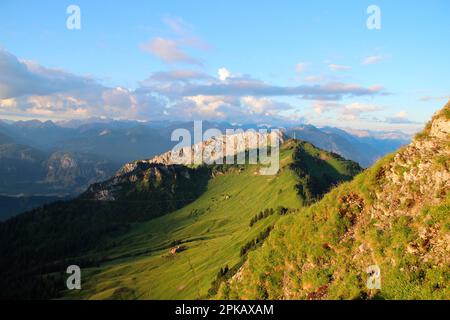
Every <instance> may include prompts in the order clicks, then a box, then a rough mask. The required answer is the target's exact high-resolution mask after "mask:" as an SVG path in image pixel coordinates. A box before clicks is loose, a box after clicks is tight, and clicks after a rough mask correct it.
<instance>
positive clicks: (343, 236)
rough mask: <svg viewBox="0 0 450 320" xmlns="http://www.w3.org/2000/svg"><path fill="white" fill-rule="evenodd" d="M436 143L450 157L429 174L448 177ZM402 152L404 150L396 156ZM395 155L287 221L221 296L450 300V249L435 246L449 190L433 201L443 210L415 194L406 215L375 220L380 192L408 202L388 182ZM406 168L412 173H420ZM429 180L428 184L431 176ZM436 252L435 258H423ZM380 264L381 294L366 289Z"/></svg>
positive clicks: (444, 235)
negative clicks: (370, 271) (373, 269)
mask: <svg viewBox="0 0 450 320" xmlns="http://www.w3.org/2000/svg"><path fill="white" fill-rule="evenodd" d="M449 110H450V103H449V104H447V106H446V107H445V108H444V109H443V111H442V112H441V114H440V115H439V116H440V117H443V116H444V117H446V118H447V119H450V111H449ZM430 126H431V123H430V124H429V125H428V126H427V128H426V129H425V131H424V133H422V134H420V135H418V138H421V139H424V137H425V138H426V136H427V135H428V131H429V130H430V128H429V127H430ZM437 143H441V144H442V145H441V149H438V150H439V151H440V153H443V154H445V152H447V153H446V154H447V156H446V157H444V160H441V159H442V156H439V155H438V152H436V150H435V152H436V155H434V154H433V155H431V156H429V157H428V155H427V158H426V159H422V161H428V162H430V163H432V162H435V163H436V164H435V167H432V168H434V169H433V170H432V171H430V173H429V174H430V175H431V174H433V173H435V172H436V171H437V170H440V171H442V174H444V172H445V169H444V168H445V166H447V169H446V170H447V171H448V163H449V162H448V154H449V153H448V148H449V146H450V144H448V141H447V143H445V142H441V141H440V140H437ZM402 150H405V148H402V149H400V150H399V151H398V152H397V153H401V152H402ZM412 150H413V149H412ZM445 150H447V151H445ZM394 155H395V154H392V155H388V156H386V157H384V158H383V159H382V160H380V161H378V162H377V163H376V164H375V165H374V166H373V167H371V168H369V169H368V170H366V171H364V172H363V173H361V174H359V175H358V176H357V177H355V179H354V180H352V181H351V182H347V183H343V184H341V185H340V186H338V187H337V188H334V189H333V190H332V191H331V192H329V193H328V194H326V195H325V196H324V197H323V199H322V200H320V201H319V202H317V203H315V204H313V205H312V206H310V207H308V208H305V209H303V210H300V212H299V213H297V214H295V215H291V216H288V217H284V218H282V219H281V220H280V221H279V222H278V223H277V225H276V226H275V229H274V230H273V231H272V233H271V235H270V236H269V238H268V239H267V240H266V242H265V243H264V245H263V246H262V247H261V248H259V249H258V250H256V251H253V252H251V253H250V254H249V257H248V260H247V262H246V264H245V265H244V267H243V268H242V269H241V270H240V271H239V272H238V274H237V276H235V277H234V278H233V279H232V280H231V281H229V282H228V283H227V284H226V285H225V284H223V285H222V287H221V290H220V293H219V295H218V297H220V298H226V299H360V298H380V299H449V297H450V287H449V281H450V270H449V268H448V263H446V262H445V261H448V249H447V251H446V255H445V254H443V255H441V256H439V254H437V252H439V251H437V248H439V247H441V246H443V245H446V241H448V234H449V231H450V217H449V215H448V214H449V212H450V193H449V189H443V190H441V192H439V193H437V194H435V195H434V196H433V197H435V199H434V200H433V201H434V202H438V203H437V204H436V203H434V204H426V203H425V204H423V203H422V202H421V201H420V200H419V199H420V193H419V192H418V191H415V193H414V191H411V194H412V196H413V200H412V202H410V203H409V204H408V202H405V204H403V203H401V202H400V201H399V204H400V207H399V210H401V212H403V214H393V215H391V216H389V217H388V218H386V219H385V220H383V221H384V222H386V223H385V224H382V223H381V221H380V219H379V217H378V218H374V217H373V216H372V214H373V213H377V212H379V210H377V209H375V210H374V209H373V206H374V205H378V206H379V205H380V203H379V201H377V199H376V198H375V194H376V193H382V192H385V193H387V194H389V193H390V194H391V195H392V196H393V197H394V199H395V198H396V197H405V196H407V195H404V194H400V191H399V189H398V187H392V186H390V185H389V184H384V183H383V181H382V179H383V176H384V173H383V172H385V170H386V168H389V166H390V165H391V163H392V161H393V160H394ZM422 165H424V163H422ZM405 170H406V171H408V172H409V170H414V167H413V168H408V169H405ZM423 179H424V181H426V177H423ZM413 187H414V186H412V187H411V190H416V189H417V190H419V188H418V187H419V186H417V188H413ZM386 188H392V190H386ZM425 192H426V191H425ZM386 205H388V206H389V205H391V203H387V204H386ZM414 205H416V206H414ZM402 206H404V207H402ZM371 208H372V210H371V211H367V210H370V209H371ZM415 209H417V212H416V211H413V210H415ZM424 231H426V232H430V231H431V232H432V233H431V234H432V236H431V237H434V238H436V239H440V240H438V242H437V243H435V242H433V243H432V244H430V242H429V241H430V240H429V239H428V237H427V236H425V237H424V236H423V232H424ZM421 233H422V235H421ZM439 237H440V238H439ZM445 239H447V240H445ZM447 248H448V247H447ZM444 250H445V249H444ZM417 252H421V253H420V254H419V253H417ZM431 254H433V255H432V256H430V258H424V257H426V256H427V255H431ZM433 259H434V260H436V261H438V262H436V261H434V260H433ZM374 264H377V265H379V267H380V269H381V287H382V288H381V291H377V290H369V289H367V287H366V281H367V278H368V275H367V274H366V272H365V269H366V268H367V267H368V266H370V265H374Z"/></svg>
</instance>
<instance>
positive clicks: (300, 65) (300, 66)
mask: <svg viewBox="0 0 450 320" xmlns="http://www.w3.org/2000/svg"><path fill="white" fill-rule="evenodd" d="M307 67H308V63H306V62H299V63H297V64H296V65H295V72H297V74H301V73H303V72H305V70H306V68H307Z"/></svg>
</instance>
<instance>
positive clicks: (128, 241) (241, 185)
mask: <svg viewBox="0 0 450 320" xmlns="http://www.w3.org/2000/svg"><path fill="white" fill-rule="evenodd" d="M292 152H293V150H292V149H285V150H284V151H282V153H281V165H280V166H281V167H282V169H281V171H280V173H279V174H278V175H277V176H261V175H255V174H254V173H255V170H256V168H255V166H248V167H247V168H246V169H245V170H244V171H242V172H240V173H239V174H238V173H237V172H235V173H231V174H225V175H221V176H218V177H216V178H214V179H212V180H211V181H210V182H209V185H208V189H207V191H206V192H205V193H204V194H203V195H202V196H201V197H200V198H199V199H198V200H196V201H195V202H194V203H191V204H190V205H188V206H186V207H184V208H182V209H181V210H178V211H175V212H173V213H171V214H168V215H165V216H162V217H160V218H157V219H155V220H151V221H149V222H146V223H142V224H138V225H136V226H135V228H134V229H133V231H132V232H130V233H128V234H127V235H126V236H124V237H122V238H121V239H116V240H115V241H116V242H117V244H118V245H117V246H115V248H114V249H113V250H112V251H110V252H108V253H107V254H105V255H107V256H108V258H111V259H112V261H111V262H109V263H107V264H105V265H102V266H101V267H100V268H97V269H90V270H84V271H83V272H84V273H83V275H84V279H83V290H81V291H79V292H77V293H76V294H75V295H72V294H71V295H69V297H77V298H92V299H108V298H122V299H123V298H139V299H145V298H155V299H194V298H201V297H205V296H206V293H207V291H208V289H209V287H210V283H211V281H212V280H213V278H214V277H215V275H216V273H217V271H218V270H219V269H220V267H222V266H224V265H225V264H228V265H229V266H232V265H234V264H236V263H237V262H238V261H239V259H240V258H239V249H240V247H241V246H242V245H243V244H244V243H246V242H247V241H249V240H251V239H253V238H255V237H256V236H257V235H258V233H259V232H260V231H262V230H263V229H264V228H266V227H267V226H269V225H271V224H273V223H274V222H275V220H277V219H278V218H279V216H278V215H273V216H270V217H268V218H266V219H263V220H261V221H259V222H257V223H256V224H255V225H254V226H253V227H252V228H250V227H249V221H250V219H251V218H252V217H253V216H254V215H255V214H257V213H258V212H259V211H261V210H263V209H265V208H271V207H272V208H276V207H277V206H279V205H282V206H285V207H299V206H300V205H301V204H300V201H299V198H298V196H297V194H296V190H295V188H294V185H295V183H296V176H295V174H294V173H293V172H292V171H291V170H289V169H288V168H287V166H288V165H289V164H290V163H291V162H292V161H291V156H292ZM227 196H228V197H229V198H228V199H227ZM176 240H182V241H186V242H187V243H186V245H187V246H188V249H187V250H186V251H183V252H181V253H178V254H177V255H176V256H175V257H172V258H168V257H165V255H166V254H167V252H168V248H170V247H171V243H172V242H173V241H176ZM153 250H155V251H153ZM150 251H151V252H150ZM94 254H95V253H94ZM133 254H136V256H131V255H133ZM124 255H125V256H128V258H127V257H124V258H121V257H122V256H124Z"/></svg>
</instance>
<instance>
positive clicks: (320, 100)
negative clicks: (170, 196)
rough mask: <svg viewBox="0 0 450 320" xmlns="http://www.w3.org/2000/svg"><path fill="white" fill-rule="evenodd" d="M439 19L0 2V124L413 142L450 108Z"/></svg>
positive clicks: (347, 7) (214, 6)
mask: <svg viewBox="0 0 450 320" xmlns="http://www.w3.org/2000/svg"><path fill="white" fill-rule="evenodd" d="M70 5H76V6H78V8H79V9H80V16H79V17H80V19H79V21H80V28H79V29H77V28H75V29H70V28H68V26H67V22H68V21H67V20H69V22H70V23H72V26H73V23H74V21H76V20H73V18H74V17H75V16H73V13H74V12H73V11H70V12H69V13H68V12H67V9H68V7H69V6H70ZM371 5H375V6H376V8H377V9H379V16H375V15H374V11H372V10H369V12H368V7H369V6H371ZM372 8H373V7H372ZM449 12H450V2H449V1H448V0H442V1H440V0H430V1H378V0H372V1H363V0H358V1H339V2H338V1H331V0H329V1H324V0H318V1H314V2H312V1H299V0H293V1H282V0H281V1H273V0H272V1H269V0H265V1H256V0H255V1H253V0H247V1H235V0H228V1H220V0H215V1H200V0H190V1H182V0H178V1H175V0H168V1H133V0H128V1H119V0H118V1H114V2H111V1H100V0H97V1H92V0H91V1H81V0H72V1H50V0H48V1H45V0H41V1H33V2H31V1H21V0H2V1H0V118H3V119H34V118H36V119H52V120H58V119H75V118H89V117H108V118H114V119H136V120H168V121H169V120H215V121H229V122H233V123H260V124H273V125H295V124H300V123H311V124H314V125H318V126H326V125H330V126H338V127H350V128H354V129H372V130H399V131H404V132H410V133H411V132H415V131H417V130H420V129H421V128H422V127H423V125H424V123H425V122H426V121H427V120H429V118H430V117H431V116H432V114H433V113H434V112H435V111H437V110H438V109H440V108H442V106H443V105H444V104H445V103H446V102H447V101H448V99H449V97H450V77H449V76H448V71H449V70H450V59H449V57H450V41H449V40H448V39H450V20H449V19H448V13H449ZM378 17H379V19H377V18H378ZM75 18H76V17H75ZM373 19H376V20H373ZM368 20H369V22H370V23H371V24H370V25H369V27H368V24H367V23H368ZM374 21H375V23H379V24H378V25H377V26H378V27H379V28H373V26H374V24H373V23H374ZM70 23H69V24H70ZM370 26H372V27H370Z"/></svg>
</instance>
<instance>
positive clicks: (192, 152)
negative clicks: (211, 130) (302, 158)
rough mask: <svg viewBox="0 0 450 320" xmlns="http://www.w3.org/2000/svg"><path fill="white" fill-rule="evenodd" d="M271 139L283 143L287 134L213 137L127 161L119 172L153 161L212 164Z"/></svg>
mask: <svg viewBox="0 0 450 320" xmlns="http://www.w3.org/2000/svg"><path fill="white" fill-rule="evenodd" d="M271 141H278V142H279V144H282V143H283V142H284V141H285V136H284V134H283V133H281V132H280V131H274V132H271V133H260V132H256V131H246V132H242V133H236V134H232V135H222V136H220V137H212V138H211V139H208V140H205V141H203V142H200V143H197V144H194V145H192V146H187V147H183V148H179V149H174V150H170V151H168V152H165V153H163V154H161V155H158V156H156V157H154V158H152V159H149V160H138V161H134V162H131V163H127V164H126V165H124V166H123V167H122V168H121V169H120V170H119V171H118V173H117V174H118V175H122V174H126V173H129V172H132V171H134V170H135V169H136V168H138V167H139V166H141V165H145V164H151V163H153V164H164V165H173V164H178V165H187V166H190V165H195V164H197V165H198V164H201V163H206V164H212V163H214V162H215V161H217V160H219V159H223V158H224V157H230V156H234V155H236V154H239V153H242V152H245V151H247V150H249V149H254V148H257V146H259V145H262V144H263V143H267V145H269V146H270V142H271Z"/></svg>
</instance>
